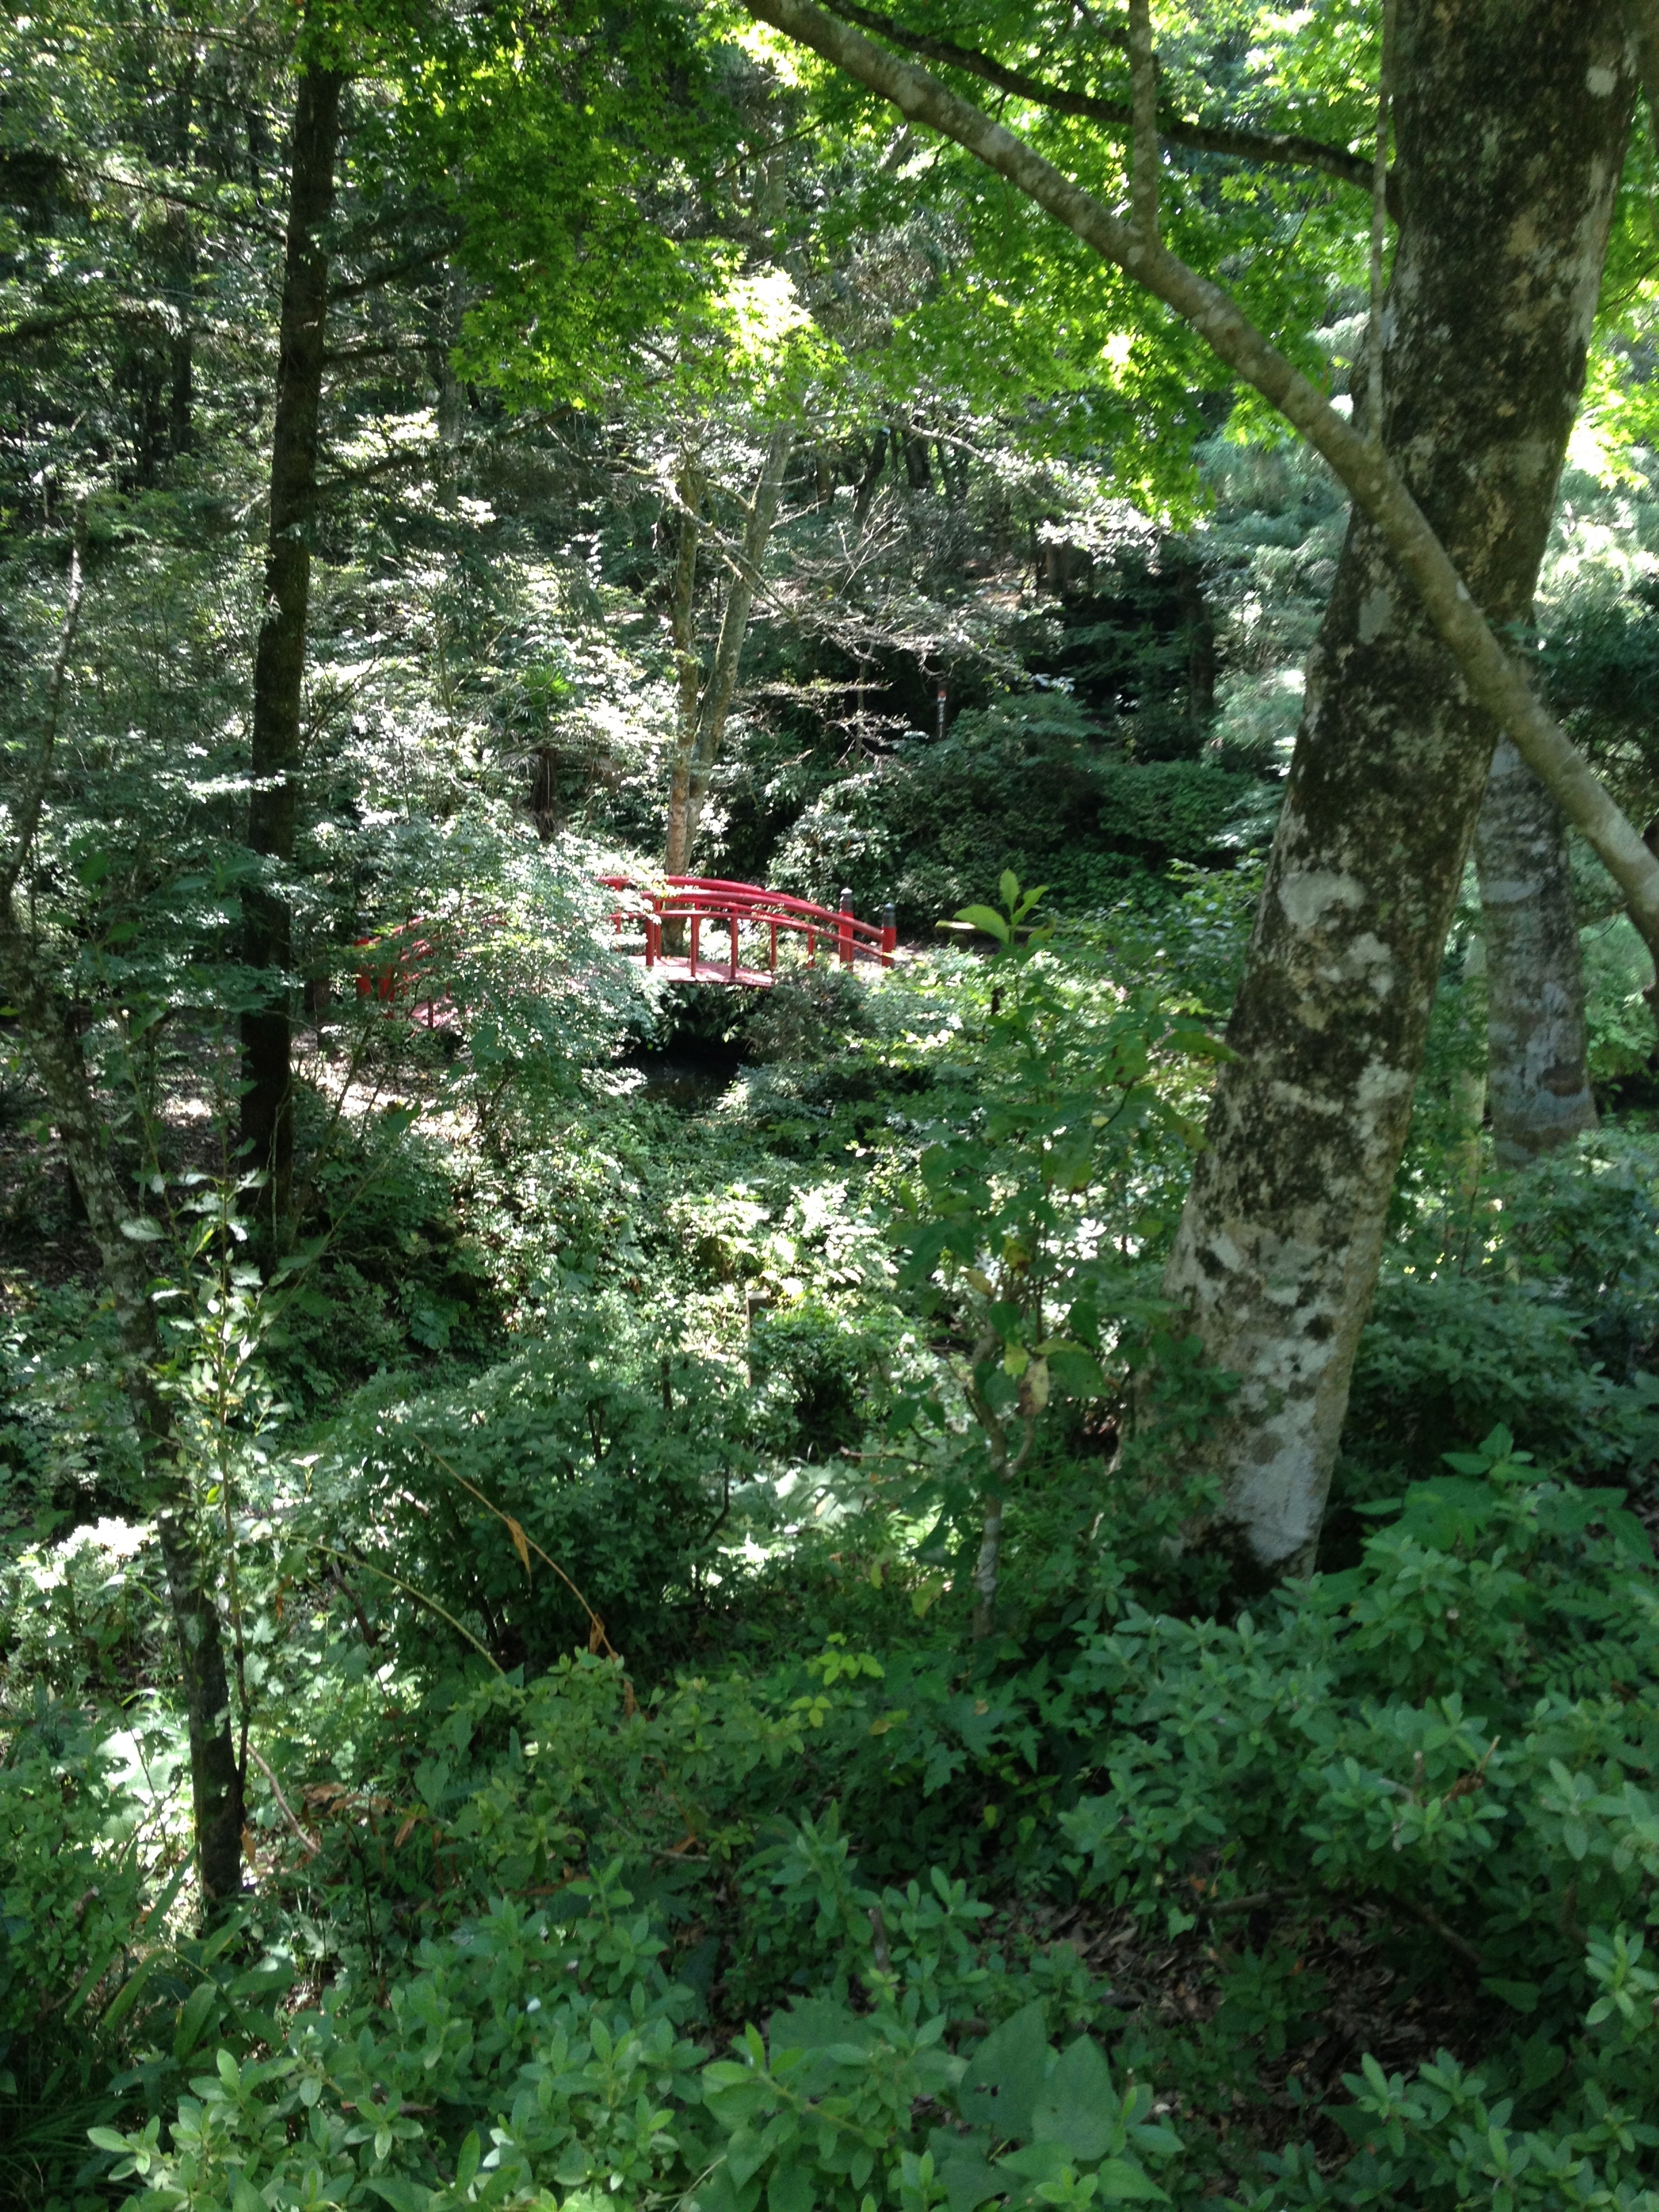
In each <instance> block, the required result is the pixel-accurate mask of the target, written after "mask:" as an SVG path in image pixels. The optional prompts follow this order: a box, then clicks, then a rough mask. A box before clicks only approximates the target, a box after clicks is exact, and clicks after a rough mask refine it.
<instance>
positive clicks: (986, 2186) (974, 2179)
mask: <svg viewBox="0 0 1659 2212" xmlns="http://www.w3.org/2000/svg"><path fill="white" fill-rule="evenodd" d="M948 2140H949V2138H945V2137H941V2136H939V2134H938V2133H937V2132H936V2133H935V2134H934V2136H933V2143H934V2145H935V2154H936V2155H937V2156H939V2158H940V2159H941V2160H942V2163H941V2164H940V2166H939V2179H940V2181H941V2182H943V2184H944V2185H945V2201H946V2202H947V2203H948V2204H949V2206H950V2208H951V2212H975V2206H977V2205H981V2204H983V2203H985V2202H986V2200H987V2198H988V2197H1000V2196H1002V2195H1003V2193H1004V2192H1005V2191H1006V2189H1007V2186H1008V2181H1007V2177H1006V2175H1005V2174H1000V2173H999V2172H998V2171H997V2169H996V2167H995V2166H993V2165H992V2164H991V2162H990V2160H988V2159H987V2158H986V2157H985V2156H983V2155H982V2154H981V2152H979V2151H977V2150H972V2149H963V2150H954V2151H948V2152H947V2151H945V2150H943V2149H941V2148H939V2145H940V2144H941V2143H942V2142H946V2141H948Z"/></svg>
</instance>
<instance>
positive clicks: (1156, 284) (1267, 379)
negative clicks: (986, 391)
mask: <svg viewBox="0 0 1659 2212" xmlns="http://www.w3.org/2000/svg"><path fill="white" fill-rule="evenodd" d="M746 4H747V6H748V9H749V12H750V15H753V16H755V17H756V18H757V20H758V21H762V22H764V23H769V24H771V25H772V26H773V27H774V28H775V29H776V30H780V31H782V32H783V33H785V34H786V35H787V37H790V38H793V39H797V40H799V41H800V43H801V44H802V45H803V46H810V47H811V49H812V51H813V52H815V53H817V54H821V55H822V56H823V58H824V59H825V60H826V61H829V62H833V63H834V64H836V67H837V68H839V69H842V70H846V72H847V73H848V76H852V77H854V78H855V79H856V80H857V81H858V82H860V84H863V85H866V86H867V87H868V88H869V89H870V90H871V91H872V92H875V93H878V94H880V95H881V96H882V98H884V100H890V101H891V102H892V104H893V105H894V106H895V107H896V108H897V109H898V110H899V111H900V112H901V113H902V114H903V115H905V116H907V117H908V118H910V120H911V121H913V122H916V123H922V124H926V125H928V126H929V127H930V128H931V129H933V130H935V131H939V132H940V133H941V134H942V135H943V136H944V137H947V138H950V139H951V140H953V141H954V142H955V143H957V145H959V146H961V147H963V149H965V150H966V151H967V152H969V153H970V154H972V155H974V156H975V159H976V160H978V161H982V162H983V163H984V164H985V166H986V167H987V168H988V169H991V170H993V171H994V173H996V174H997V175H998V176H1000V177H1004V178H1006V179H1007V181H1008V182H1009V183H1010V184H1011V185H1013V186H1014V188H1015V189H1016V190H1017V191H1020V192H1023V193H1024V195H1025V197H1027V198H1029V199H1030V200H1031V201H1033V202H1034V203H1035V204H1036V205H1037V206H1038V207H1041V208H1043V209H1045V210H1047V211H1048V214H1050V215H1051V216H1054V219H1055V220H1056V221H1057V222H1060V223H1063V224H1064V225H1065V227H1066V228H1067V229H1068V230H1070V231H1071V232H1072V233H1073V234H1074V235H1075V236H1076V237H1078V238H1080V239H1081V240H1083V241H1084V242H1085V245H1088V246H1093V248H1094V249H1095V251H1096V252H1097V253H1098V254H1099V255H1100V256H1101V258H1102V259H1103V260H1105V261H1109V262H1111V263H1112V264H1114V265H1115V266H1116V267H1117V268H1119V269H1121V270H1123V272H1124V274H1125V275H1126V276H1129V277H1130V278H1132V279H1133V281H1134V282H1135V283H1138V284H1140V285H1143V286H1144V287H1145V288H1146V290H1147V291H1149V292H1150V293H1152V295H1153V297H1154V298H1156V299H1159V300H1162V301H1164V304H1165V305H1166V306H1167V307H1171V308H1173V309H1174V311H1175V312H1176V314H1177V315H1179V316H1180V317H1181V319H1182V321H1183V322H1186V323H1188V324H1189V325H1191V327H1192V328H1193V329H1194V331H1197V332H1198V334H1199V336H1200V337H1201V338H1203V339H1204V340H1205V342H1206V344H1207V345H1208V346H1209V347H1210V349H1211V350H1212V352H1213V353H1214V354H1215V355H1216V356H1217V357H1218V359H1219V360H1221V361H1223V362H1225V364H1226V365H1227V367H1228V368H1231V370H1233V372H1234V373H1235V374H1237V375H1238V376H1240V377H1242V378H1243V380H1244V381H1245V382H1246V383H1247V384H1249V385H1252V386H1254V387H1255V390H1256V391H1258V392H1260V393H1261V396H1262V398H1264V399H1266V400H1267V402H1268V403H1269V404H1270V405H1272V406H1273V407H1274V408H1275V409H1277V410H1278V411H1279V414H1281V415H1282V416H1284V417H1285V421H1286V422H1289V423H1290V424H1291V426H1292V427H1293V428H1295V429H1297V430H1298V431H1300V432H1301V434H1302V435H1303V436H1304V438H1305V439H1306V440H1307V441H1308V443H1309V444H1310V446H1312V447H1313V448H1314V450H1315V451H1316V453H1319V454H1321V455H1322V457H1323V458H1324V459H1325V460H1326V461H1328V463H1329V464H1330V466H1331V468H1332V470H1333V471H1334V473H1335V475H1336V477H1338V479H1339V480H1340V483H1342V484H1343V486H1344V487H1345V489H1346V490H1347V491H1348V493H1349V494H1350V495H1351V496H1352V500H1353V502H1354V504H1355V506H1356V507H1358V508H1359V510H1360V511H1361V513H1364V514H1365V515H1366V516H1368V517H1369V519H1370V521H1371V523H1372V525H1373V526H1375V528H1376V530H1377V532H1379V534H1380V535H1381V536H1382V538H1383V540H1384V542H1385V543H1386V544H1387V545H1388V547H1389V550H1390V552H1391V553H1392V554H1393V556H1394V558H1395V562H1396V563H1397V565H1398V566H1399V568H1401V570H1402V571H1403V573H1404V574H1406V575H1407V577H1409V578H1410V580H1411V581H1412V582H1413V584H1414V585H1415V586H1416V587H1417V591H1418V592H1419V596H1420V598H1421V599H1422V602H1423V605H1424V609H1425V611H1426V613H1427V614H1428V616H1429V618H1430V620H1431V622H1432V623H1433V624H1434V627H1435V629H1437V631H1438V632H1439V634H1440V636H1441V640H1442V641H1443V643H1444V645H1445V646H1446V647H1447V648H1448V650H1449V653H1451V656H1452V659H1453V660H1454V662H1455V664H1456V666H1457V670H1458V672H1459V674H1460V675H1461V676H1462V679H1463V682H1464V684H1466V685H1467V687H1468V691H1469V693H1470V695H1471V696H1472V697H1473V698H1474V701H1475V702H1477V703H1478V704H1479V705H1480V706H1481V707H1483V708H1485V709H1486V712H1487V713H1488V714H1490V715H1491V716H1492V720H1494V721H1495V722H1496V723H1497V724H1498V727H1499V728H1500V729H1504V730H1506V731H1507V732H1509V735H1510V738H1511V739H1512V741H1513V743H1514V744H1515V747H1516V750H1517V751H1518V752H1519V753H1520V754H1521V756H1522V759H1523V760H1524V761H1525V762H1526V763H1527V765H1528V768H1529V769H1531V770H1532V771H1533V773H1534V775H1536V776H1537V777H1538V779H1539V781H1541V783H1543V784H1544V785H1545V786H1546V787H1547V789H1548V790H1549V791H1550V792H1551V793H1552V794H1553V797H1554V799H1555V800H1556V802H1557V804H1558V805H1559V807H1560V808H1561V811H1562V812H1563V813H1564V814H1565V816H1566V817H1567V819H1568V820H1569V821H1570V822H1572V823H1575V824H1576V825H1577V828H1578V829H1581V830H1583V834H1584V836H1585V837H1586V839H1587V840H1588V841H1589V844H1590V846H1591V847H1592V848H1593V849H1594V851H1595V854H1596V857H1597V858H1598V859H1599V860H1601V864H1602V866H1604V867H1605V868H1606V869H1607V873H1608V874H1609V875H1610V876H1611V877H1612V878H1613V881H1614V882H1615V883H1616V884H1618V885H1619V888H1620V890H1621V891H1622V892H1623V893H1624V895H1625V900H1626V906H1627V908H1628V909H1629V913H1630V916H1631V919H1632V921H1633V922H1634V923H1635V925H1636V927H1637V928H1638V930H1639V931H1640V932H1641V934H1642V936H1643V938H1644V940H1645V941H1646V943H1647V945H1648V947H1649V950H1650V951H1652V952H1653V953H1654V954H1655V959H1656V966H1659V860H1656V858H1655V856H1654V854H1652V853H1651V852H1650V851H1649V849H1648V848H1647V846H1646V845H1645V844H1644V842H1643V840H1642V837H1641V836H1640V835H1639V833H1638V830H1637V829H1635V827H1634V826H1633V824H1632V823H1631V822H1630V820H1629V818H1628V817H1626V814H1625V812H1624V811H1623V809H1622V808H1621V807H1620V805H1619V804H1618V802H1617V801H1616V800H1615V799H1613V795H1612V793H1610V792H1609V791H1608V790H1607V787H1606V785H1605V784H1603V783H1602V781H1601V779H1600V777H1599V776H1598V775H1596V774H1595V770H1594V769H1592V768H1591V767H1590V765H1589V762H1588V761H1587V760H1586V759H1585V758H1584V757H1583V754H1582V753H1581V752H1580V751H1579V750H1578V749H1577V746H1576V745H1575V744H1573V743H1572V741H1571V738H1569V737H1568V736H1567V734H1566V732H1565V730H1563V729H1562V728H1561V726H1560V725H1559V723H1558V722H1557V721H1556V720H1555V719H1554V717H1553V715H1552V714H1550V713H1549V712H1548V711H1547V708H1545V707H1544V706H1543V705H1542V704H1541V702H1540V701H1539V699H1538V698H1537V696H1535V694H1534V691H1533V689H1532V686H1531V684H1530V683H1529V682H1528V678H1527V675H1526V672H1525V671H1524V670H1523V668H1522V665H1521V664H1520V663H1519V662H1518V661H1517V660H1516V659H1514V658H1512V656H1511V655H1510V653H1507V652H1506V651H1505V650H1504V647H1503V646H1502V645H1501V644H1500V643H1499V642H1498V638H1497V636H1496V635H1495V634H1494V632H1493V630H1492V626H1491V624H1490V623H1488V622H1487V620H1486V616H1485V615H1484V614H1483V613H1482V612H1481V611H1480V608H1479V607H1478V606H1477V605H1476V604H1475V601H1474V596H1473V595H1472V593H1471V592H1470V591H1469V588H1468V585H1467V584H1465V582H1464V581H1463V580H1462V577H1461V576H1460V575H1459V574H1458V573H1457V568H1456V566H1455V563H1454V562H1453V561H1452V559H1451V556H1449V554H1448V553H1447V551H1446V549H1445V547H1444V546H1443V544H1441V543H1440V540H1439V538H1437V536H1436V535H1435V533H1434V532H1433V530H1432V529H1431V527H1430V525H1429V523H1428V520H1427V519H1426V517H1425V515H1424V513H1423V511H1422V509H1421V508H1420V507H1419V506H1418V504H1417V501H1415V500H1414V499H1413V496H1412V495H1411V493H1410V491H1409V490H1408V489H1407V486H1406V484H1405V482H1404V480H1403V478H1402V477H1401V475H1400V473H1399V471H1398V470H1397V469H1396V468H1395V465H1394V463H1393V461H1392V460H1391V459H1389V455H1388V454H1387V453H1384V452H1383V449H1382V447H1380V446H1376V445H1373V444H1372V442H1371V441H1370V439H1369V438H1367V437H1366V436H1365V435H1364V434H1363V432H1361V431H1360V430H1358V429H1357V428H1355V427H1354V425H1353V424H1352V423H1351V422H1348V421H1347V420H1346V418H1345V417H1344V416H1341V415H1339V414H1338V413H1337V411H1336V410H1335V409H1334V407H1333V406H1332V405H1331V404H1330V402H1329V400H1328V399H1327V398H1326V397H1325V395H1324V394H1323V393H1322V392H1319V391H1317V390H1316V388H1315V387H1314V386H1313V385H1312V384H1310V382H1309V380H1308V379H1307V378H1306V377H1305V376H1304V375H1303V374H1302V373H1301V371H1300V370H1299V369H1298V368H1296V367H1295V365H1294V364H1293V363H1292V362H1290V361H1288V360H1287V359H1286V358H1285V356H1284V355H1283V354H1282V353H1280V352H1279V349H1278V348H1277V347H1276V346H1275V345H1273V343H1271V342H1270V341H1269V340H1268V339H1267V338H1266V337H1263V336H1262V334H1261V331H1258V330H1257V329H1256V328H1255V325H1253V324H1252V323H1251V322H1250V321H1249V319H1248V318H1247V317H1246V315H1245V314H1244V313H1243V309H1242V308H1241V307H1239V306H1238V304H1237V301H1235V300H1233V299H1232V298H1231V297H1230V296H1229V295H1228V294H1227V293H1225V292H1224V291H1223V290H1222V289H1221V287H1220V286H1219V285H1218V284H1215V283H1212V282H1211V280H1210V279H1209V278H1208V277H1206V276H1200V275H1199V274H1198V272H1197V271H1196V270H1193V269H1189V268H1188V266H1187V264H1186V263H1185V262H1183V261H1182V260H1180V259H1179V258H1177V257H1176V255H1175V254H1173V253H1171V252H1170V251H1169V250H1168V248H1167V247H1165V246H1161V245H1156V244H1150V243H1148V241H1147V240H1145V239H1143V238H1142V237H1141V235H1140V234H1139V231H1137V230H1136V229H1134V228H1133V227H1132V226H1131V225H1129V224H1127V223H1126V222H1122V221H1121V219H1120V218H1119V217H1118V216H1115V215H1113V214H1112V213H1111V212H1110V210H1109V209H1107V208H1106V207H1104V206H1103V204H1101V202H1100V201H1098V200H1097V199H1096V198H1095V197H1093V195H1092V194H1091V193H1089V192H1086V191H1084V190H1083V189H1082V188H1081V186H1080V185H1075V184H1073V182H1072V180H1071V179H1070V178H1069V177H1067V176H1066V175H1065V174H1064V173H1062V172H1061V171H1060V170H1059V169H1057V168H1055V167H1054V164H1053V163H1052V162H1050V161H1044V160H1043V159H1042V155H1039V154H1036V153H1034V152H1033V150H1032V149H1031V148H1030V146H1028V145H1027V144H1026V143H1024V140H1023V139H1020V138H1018V137H1015V136H1014V134H1013V133H1012V131H1006V130H1005V129H1004V128H1003V126H1002V125H1000V123H994V122H993V121H992V120H991V118H990V117H989V116H987V115H986V114H984V113H983V112H981V110H980V109H978V108H976V107H975V106H973V105H972V104H971V102H969V101H968V100H963V99H962V98H961V97H960V95H959V94H956V93H954V92H951V90H950V89H949V88H948V87H946V86H945V85H943V84H941V83H940V82H939V80H938V79H937V78H936V77H932V76H928V75H927V71H926V70H920V69H918V68H916V67H915V64H913V63H910V62H906V61H902V60H901V59H900V58H898V56H897V55H896V54H891V53H889V52H886V51H885V49H884V48H883V47H881V46H876V45H874V44H873V43H872V41H871V40H868V39H866V38H865V37H863V36H862V35H861V34H860V33H859V32H858V31H856V30H854V29H852V28H850V27H848V25H847V24H845V23H843V22H841V21H837V19H836V17H835V16H833V15H828V14H826V13H825V11H824V10H823V9H822V8H820V7H817V6H816V5H814V4H813V0H746Z"/></svg>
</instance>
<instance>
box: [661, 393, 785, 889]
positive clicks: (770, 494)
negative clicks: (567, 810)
mask: <svg viewBox="0 0 1659 2212" xmlns="http://www.w3.org/2000/svg"><path fill="white" fill-rule="evenodd" d="M794 442H795V433H794V430H793V427H791V428H782V429H777V430H774V431H773V433H772V435H771V436H770V437H769V439H768V440H767V441H766V453H765V458H764V459H763V461H762V463H761V471H760V474H759V476H758V477H757V478H756V479H755V489H754V490H753V492H752V493H751V494H750V500H749V516H748V520H747V521H746V522H745V523H744V532H743V553H742V556H741V558H740V560H739V562H738V573H737V574H736V575H735V576H733V577H732V584H731V588H730V590H729V591H728V592H726V610H725V612H724V613H723V614H722V615H721V617H720V635H719V636H718V638H717V639H716V640H715V642H714V663H713V665H712V666H711V667H710V669H709V671H708V683H707V684H705V685H704V686H703V694H702V706H701V708H700V709H699V711H698V714H697V739H696V750H695V751H694V753H693V756H692V760H691V774H690V783H689V786H688V787H687V791H686V798H685V849H686V852H687V854H690V850H691V847H692V845H693V843H694V842H695V841H696V835H697V823H698V820H699V818H700V817H701V816H702V807H703V801H704V799H706V798H707V797H708V779H709V777H710V776H711V775H713V774H714V764H715V763H716V762H717V761H718V760H719V758H720V745H721V743H722V741H723V740H724V738H725V736H726V721H727V720H728V718H729V717H730V714H731V712H732V694H733V693H734V692H735V691H736V690H737V687H738V665H739V663H740V662H741V660H742V659H743V643H744V638H745V636H746V635H748V631H749V617H750V611H751V610H752V608H753V606H754V604H755V592H756V590H757V587H758V586H759V583H760V576H761V563H762V562H763V561H764V560H765V558H766V549H767V546H768V544H769V543H770V541H771V537H772V528H773V525H774V524H775V522H776V520H777V519H778V500H779V498H780V496H781V493H782V490H783V479H784V474H785V471H787V468H788V466H789V455H790V452H791V450H792V448H793V445H794Z"/></svg>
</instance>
